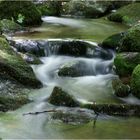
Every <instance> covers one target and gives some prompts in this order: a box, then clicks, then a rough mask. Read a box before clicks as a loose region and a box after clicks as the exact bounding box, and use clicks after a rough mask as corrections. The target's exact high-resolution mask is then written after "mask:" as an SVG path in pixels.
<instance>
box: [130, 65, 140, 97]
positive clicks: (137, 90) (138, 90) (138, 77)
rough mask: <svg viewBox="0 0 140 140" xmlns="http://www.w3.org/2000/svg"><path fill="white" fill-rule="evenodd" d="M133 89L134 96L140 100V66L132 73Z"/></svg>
mask: <svg viewBox="0 0 140 140" xmlns="http://www.w3.org/2000/svg"><path fill="white" fill-rule="evenodd" d="M131 89H132V94H133V95H135V96H136V97H138V98H140V64H139V65H137V66H136V67H135V69H134V71H133V73H132V79H131Z"/></svg>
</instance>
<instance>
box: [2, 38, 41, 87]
mask: <svg viewBox="0 0 140 140" xmlns="http://www.w3.org/2000/svg"><path fill="white" fill-rule="evenodd" d="M0 74H1V75H5V76H9V77H11V78H13V79H14V80H16V81H18V82H19V83H22V84H23V85H26V86H29V87H33V88H38V87H40V86H41V83H40V81H38V80H37V79H36V77H35V75H34V73H33V70H32V68H31V67H30V66H29V65H28V64H27V63H26V62H25V61H24V60H23V59H22V58H21V57H20V55H18V54H17V53H16V52H14V50H13V49H12V48H11V47H10V46H9V44H8V42H7V41H6V39H5V38H0Z"/></svg>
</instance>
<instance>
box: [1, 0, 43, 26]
mask: <svg viewBox="0 0 140 140" xmlns="http://www.w3.org/2000/svg"><path fill="white" fill-rule="evenodd" d="M0 11H2V12H1V13H0V19H5V18H6V19H11V18H13V19H14V21H15V22H17V20H18V19H19V18H20V21H21V19H22V20H23V17H24V20H23V22H22V23H21V24H22V25H26V26H29V25H38V24H41V14H40V12H39V11H38V10H37V8H36V6H35V5H34V4H33V3H32V2H31V1H22V0H19V1H5V0H2V1H0ZM21 15H22V16H21Z"/></svg>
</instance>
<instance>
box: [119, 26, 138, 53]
mask: <svg viewBox="0 0 140 140" xmlns="http://www.w3.org/2000/svg"><path fill="white" fill-rule="evenodd" d="M119 51H120V52H127V51H129V52H140V24H137V25H135V26H133V27H132V28H130V29H129V30H128V31H127V32H126V35H125V36H124V38H123V42H122V45H121V46H120V48H119Z"/></svg>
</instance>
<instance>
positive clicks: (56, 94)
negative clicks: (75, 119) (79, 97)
mask: <svg viewBox="0 0 140 140" xmlns="http://www.w3.org/2000/svg"><path fill="white" fill-rule="evenodd" d="M48 101H49V102H50V103H51V104H54V105H57V106H68V107H76V106H79V102H78V101H76V99H75V98H74V97H73V96H72V95H69V94H68V93H67V92H65V91H64V90H63V89H62V88H60V87H54V89H53V91H52V94H51V95H50V97H49V99H48Z"/></svg>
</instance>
